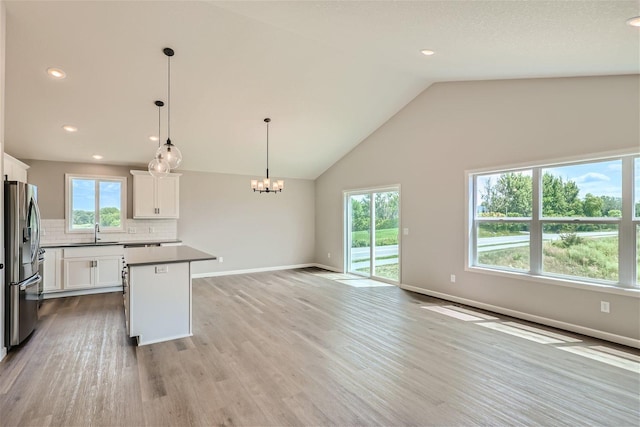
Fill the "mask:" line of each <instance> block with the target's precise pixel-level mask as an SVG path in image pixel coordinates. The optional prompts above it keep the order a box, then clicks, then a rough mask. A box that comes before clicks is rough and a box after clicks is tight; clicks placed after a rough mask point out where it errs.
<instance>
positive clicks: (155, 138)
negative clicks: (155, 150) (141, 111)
mask: <svg viewBox="0 0 640 427" xmlns="http://www.w3.org/2000/svg"><path fill="white" fill-rule="evenodd" d="M149 139H150V140H152V141H154V142H157V141H159V140H160V138H158V137H157V136H155V135H151V136H150V137H149Z"/></svg>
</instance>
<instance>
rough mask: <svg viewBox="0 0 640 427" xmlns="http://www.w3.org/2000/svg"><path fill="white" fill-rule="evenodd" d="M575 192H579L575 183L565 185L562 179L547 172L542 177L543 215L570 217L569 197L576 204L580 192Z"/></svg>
mask: <svg viewBox="0 0 640 427" xmlns="http://www.w3.org/2000/svg"><path fill="white" fill-rule="evenodd" d="M570 182H571V181H570ZM575 190H578V188H577V186H576V185H575V183H573V182H571V184H570V185H568V183H567V184H565V183H564V182H563V180H562V177H558V176H555V175H552V174H550V173H548V172H545V174H544V175H543V176H542V215H543V216H570V215H568V213H569V211H570V208H569V206H570V204H569V203H567V196H569V198H571V200H572V202H574V203H575V199H577V197H578V192H579V190H578V192H575ZM574 193H575V194H574Z"/></svg>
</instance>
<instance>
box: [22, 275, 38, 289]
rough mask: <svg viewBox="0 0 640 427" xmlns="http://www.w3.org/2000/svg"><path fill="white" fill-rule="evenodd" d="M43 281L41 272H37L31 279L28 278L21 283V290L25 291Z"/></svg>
mask: <svg viewBox="0 0 640 427" xmlns="http://www.w3.org/2000/svg"><path fill="white" fill-rule="evenodd" d="M41 281H42V277H41V276H40V275H39V274H36V275H35V276H32V277H30V278H29V279H27V280H25V281H24V282H22V283H21V284H20V290H21V291H24V290H25V289H27V288H28V287H30V286H33V285H36V284H38V283H40V282H41Z"/></svg>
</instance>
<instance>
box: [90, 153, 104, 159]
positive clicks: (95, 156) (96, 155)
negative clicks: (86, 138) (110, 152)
mask: <svg viewBox="0 0 640 427" xmlns="http://www.w3.org/2000/svg"><path fill="white" fill-rule="evenodd" d="M91 157H93V158H94V159H96V160H102V159H103V157H102V156H101V155H100V154H94V155H93V156H91Z"/></svg>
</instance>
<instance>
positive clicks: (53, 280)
mask: <svg viewBox="0 0 640 427" xmlns="http://www.w3.org/2000/svg"><path fill="white" fill-rule="evenodd" d="M61 260H62V249H57V248H47V249H45V253H44V266H43V267H44V271H43V276H44V277H43V278H42V281H43V292H44V293H49V292H58V291H60V290H62V261H61Z"/></svg>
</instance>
